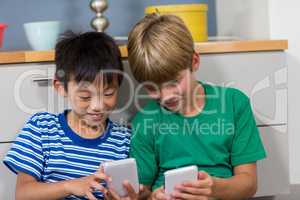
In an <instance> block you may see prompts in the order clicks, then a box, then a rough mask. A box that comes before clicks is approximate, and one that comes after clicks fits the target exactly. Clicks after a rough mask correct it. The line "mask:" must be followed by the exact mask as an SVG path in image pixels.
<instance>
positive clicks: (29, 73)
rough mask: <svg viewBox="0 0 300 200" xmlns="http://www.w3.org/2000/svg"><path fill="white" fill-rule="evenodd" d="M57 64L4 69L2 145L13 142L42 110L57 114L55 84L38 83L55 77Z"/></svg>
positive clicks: (1, 75)
mask: <svg viewBox="0 0 300 200" xmlns="http://www.w3.org/2000/svg"><path fill="white" fill-rule="evenodd" d="M53 69H54V65H53V64H19V65H1V66H0V80H1V84H0V90H1V93H0V98H1V104H0V110H1V112H2V115H1V116H0V124H1V126H0V133H1V137H0V142H7V141H13V140H14V139H15V134H16V133H17V132H18V131H19V129H20V128H22V126H23V125H24V123H25V122H26V121H27V120H28V118H29V117H30V115H32V114H33V113H36V112H39V111H46V110H49V111H54V112H55V111H56V110H57V108H55V107H54V105H56V104H55V103H54V102H56V101H57V100H58V99H57V95H56V94H55V92H54V90H53V88H52V87H51V84H49V85H48V84H47V82H45V81H36V79H37V78H41V77H48V76H52V75H53V73H54V72H53Z"/></svg>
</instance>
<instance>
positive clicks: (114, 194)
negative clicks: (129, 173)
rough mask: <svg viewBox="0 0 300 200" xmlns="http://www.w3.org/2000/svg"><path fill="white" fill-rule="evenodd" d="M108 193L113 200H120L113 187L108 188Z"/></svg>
mask: <svg viewBox="0 0 300 200" xmlns="http://www.w3.org/2000/svg"><path fill="white" fill-rule="evenodd" d="M109 193H110V195H111V196H112V198H113V199H114V200H121V197H120V196H119V195H118V194H117V192H116V191H115V190H114V189H112V188H111V189H109Z"/></svg>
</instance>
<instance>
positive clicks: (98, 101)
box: [90, 97, 104, 112]
mask: <svg viewBox="0 0 300 200" xmlns="http://www.w3.org/2000/svg"><path fill="white" fill-rule="evenodd" d="M90 108H91V109H92V110H93V111H95V112H100V111H102V110H103V109H104V103H103V99H102V98H99V97H94V98H92V101H91V104H90Z"/></svg>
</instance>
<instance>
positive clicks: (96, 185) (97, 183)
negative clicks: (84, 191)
mask: <svg viewBox="0 0 300 200" xmlns="http://www.w3.org/2000/svg"><path fill="white" fill-rule="evenodd" d="M91 186H92V187H93V188H94V189H96V190H99V191H101V192H102V193H103V192H104V187H103V186H102V185H101V184H100V183H99V182H96V181H93V182H92V183H91Z"/></svg>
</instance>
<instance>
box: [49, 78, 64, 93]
mask: <svg viewBox="0 0 300 200" xmlns="http://www.w3.org/2000/svg"><path fill="white" fill-rule="evenodd" d="M52 84H53V87H54V89H55V90H56V91H57V93H58V94H59V95H61V96H63V97H66V96H67V92H66V90H65V87H64V84H63V83H62V82H60V81H59V80H58V79H57V78H56V77H54V79H53V81H52Z"/></svg>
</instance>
